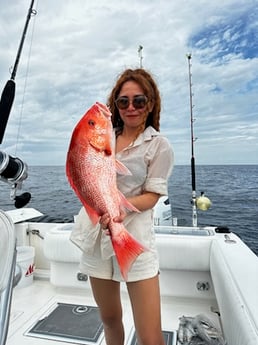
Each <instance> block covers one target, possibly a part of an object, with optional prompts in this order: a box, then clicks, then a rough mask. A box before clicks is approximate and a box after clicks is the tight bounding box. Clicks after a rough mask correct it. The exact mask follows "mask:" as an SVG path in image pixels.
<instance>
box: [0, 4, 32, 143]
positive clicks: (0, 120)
mask: <svg viewBox="0 0 258 345" xmlns="http://www.w3.org/2000/svg"><path fill="white" fill-rule="evenodd" d="M33 4H34V0H32V1H31V4H30V8H29V10H28V14H27V18H26V22H25V26H24V29H23V33H22V38H21V41H20V45H19V48H18V52H17V55H16V59H15V63H14V67H13V71H12V74H11V79H9V80H8V81H7V83H6V84H5V87H4V90H3V92H2V96H1V100H0V144H2V141H3V137H4V133H5V129H6V126H7V122H8V118H9V115H10V112H11V108H12V105H13V101H14V97H15V81H14V79H15V76H16V72H17V68H18V64H19V60H20V56H21V52H22V48H23V43H24V40H25V36H26V32H27V29H28V25H29V21H30V18H31V16H32V15H35V14H36V13H37V12H36V11H35V10H33V9H32V7H33Z"/></svg>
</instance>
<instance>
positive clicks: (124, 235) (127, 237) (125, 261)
mask: <svg viewBox="0 0 258 345" xmlns="http://www.w3.org/2000/svg"><path fill="white" fill-rule="evenodd" d="M111 241H112V245H113V248H114V252H115V254H116V258H117V262H118V265H119V267H120V271H121V274H122V276H123V278H124V280H125V281H126V280H127V274H128V272H129V270H130V268H131V266H132V264H133V263H134V261H135V260H136V259H137V257H138V256H139V255H140V254H142V253H143V252H145V251H147V250H148V249H147V248H145V247H144V246H143V245H142V244H141V243H140V242H138V241H137V240H136V239H135V238H134V237H133V236H132V235H131V234H130V233H129V232H128V231H127V230H126V229H125V228H122V230H121V231H120V232H119V235H118V236H113V237H111Z"/></svg>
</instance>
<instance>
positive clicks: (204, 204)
mask: <svg viewBox="0 0 258 345" xmlns="http://www.w3.org/2000/svg"><path fill="white" fill-rule="evenodd" d="M186 57H187V59H188V76H189V93H190V125H191V177H192V200H191V203H192V225H193V226H194V227H197V208H198V209H200V210H202V211H207V210H208V209H209V208H210V206H211V201H210V200H209V199H208V198H207V197H206V196H205V195H204V192H201V196H199V197H196V177H195V156H194V142H195V141H196V139H197V138H195V136H194V125H193V124H194V121H195V119H194V117H193V107H194V105H193V92H192V85H193V84H192V72H191V67H192V64H191V59H192V55H191V54H187V55H186Z"/></svg>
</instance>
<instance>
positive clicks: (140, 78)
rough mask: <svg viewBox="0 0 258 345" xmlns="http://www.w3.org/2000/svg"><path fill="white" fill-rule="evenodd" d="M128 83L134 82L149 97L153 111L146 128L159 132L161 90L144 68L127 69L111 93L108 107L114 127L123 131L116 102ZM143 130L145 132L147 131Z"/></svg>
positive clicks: (147, 120)
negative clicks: (150, 127) (149, 127)
mask: <svg viewBox="0 0 258 345" xmlns="http://www.w3.org/2000/svg"><path fill="white" fill-rule="evenodd" d="M127 81H134V82H136V83H137V84H139V86H140V87H141V88H142V89H143V92H144V94H145V96H147V97H148V100H149V102H150V103H151V108H152V110H151V111H150V112H149V114H148V115H147V119H146V122H145V128H147V127H148V126H152V127H154V128H155V129H156V130H157V131H159V127H160V124H159V120H160V109H161V99H160V94H159V90H158V87H157V84H156V82H155V81H154V79H153V77H152V76H151V74H150V73H149V72H147V71H146V70H144V69H143V68H137V69H135V70H133V69H126V70H125V71H124V72H123V73H122V74H120V76H119V77H118V79H117V82H116V84H115V86H114V88H113V90H112V91H111V93H110V95H109V97H108V106H109V108H110V111H111V113H112V124H113V127H114V128H116V127H118V128H120V130H122V129H123V125H124V123H123V120H122V119H121V117H120V115H119V110H118V108H117V107H116V104H115V100H116V99H117V98H118V95H119V93H120V91H121V88H122V86H123V85H124V83H125V82H127ZM145 128H143V130H144V129H145Z"/></svg>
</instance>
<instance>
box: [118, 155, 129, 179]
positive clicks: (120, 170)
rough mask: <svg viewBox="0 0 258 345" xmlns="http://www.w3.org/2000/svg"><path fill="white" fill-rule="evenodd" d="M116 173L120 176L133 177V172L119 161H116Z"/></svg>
mask: <svg viewBox="0 0 258 345" xmlns="http://www.w3.org/2000/svg"><path fill="white" fill-rule="evenodd" d="M116 172H117V173H118V174H120V175H132V173H131V171H130V170H129V169H128V168H127V167H126V166H125V165H124V164H123V163H121V162H120V161H119V160H117V159H116Z"/></svg>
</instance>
